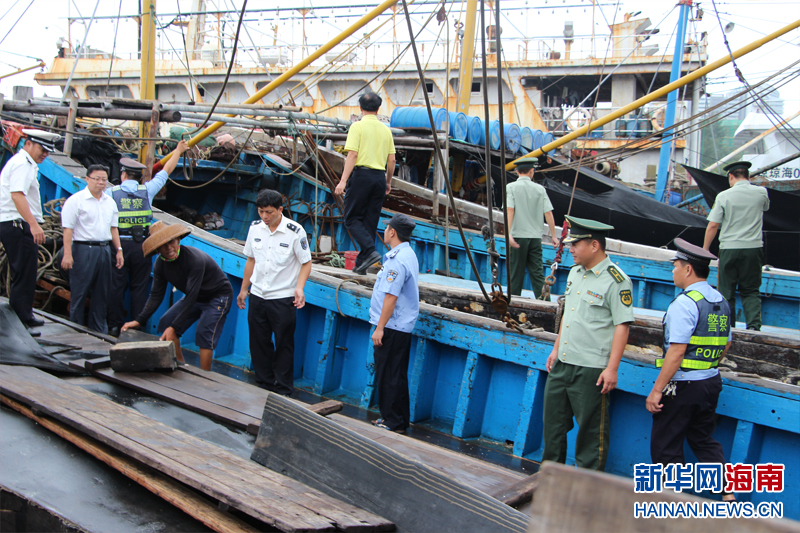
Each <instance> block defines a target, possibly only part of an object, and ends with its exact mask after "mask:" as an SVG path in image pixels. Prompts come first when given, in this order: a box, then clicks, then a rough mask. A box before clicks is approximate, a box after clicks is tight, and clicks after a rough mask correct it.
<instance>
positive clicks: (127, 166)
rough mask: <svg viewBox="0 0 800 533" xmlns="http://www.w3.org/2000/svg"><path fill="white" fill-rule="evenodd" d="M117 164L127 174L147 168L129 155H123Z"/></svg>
mask: <svg viewBox="0 0 800 533" xmlns="http://www.w3.org/2000/svg"><path fill="white" fill-rule="evenodd" d="M119 166H120V167H122V170H123V171H125V172H127V173H128V174H141V173H142V171H143V170H144V169H145V168H147V167H146V166H144V165H143V164H141V163H139V162H138V161H137V160H135V159H131V158H130V157H123V158H122V159H120V160H119Z"/></svg>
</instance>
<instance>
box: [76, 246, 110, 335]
mask: <svg viewBox="0 0 800 533" xmlns="http://www.w3.org/2000/svg"><path fill="white" fill-rule="evenodd" d="M72 258H73V259H74V261H75V263H74V264H73V266H72V270H70V272H69V290H70V293H71V295H70V308H69V319H70V320H71V321H72V322H75V323H76V324H81V325H83V326H87V327H88V328H89V329H93V330H94V331H97V332H99V333H108V325H107V322H106V314H107V312H108V295H109V289H110V288H111V270H112V269H113V268H114V266H112V263H111V247H110V246H109V245H108V244H106V245H86V244H78V243H75V242H73V243H72ZM90 295H91V302H90V303H89V320H88V323H86V321H85V320H84V318H83V314H84V313H83V311H84V309H85V308H86V298H88V297H89V296H90Z"/></svg>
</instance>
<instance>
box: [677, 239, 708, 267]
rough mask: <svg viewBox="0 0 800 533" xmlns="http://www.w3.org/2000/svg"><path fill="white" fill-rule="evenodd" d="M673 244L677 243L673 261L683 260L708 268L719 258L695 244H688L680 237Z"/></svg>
mask: <svg viewBox="0 0 800 533" xmlns="http://www.w3.org/2000/svg"><path fill="white" fill-rule="evenodd" d="M672 242H674V243H675V248H676V249H677V250H676V252H675V257H673V258H672V259H671V260H672V261H678V260H681V261H687V262H689V263H692V264H696V265H704V266H708V264H709V263H710V262H711V260H712V259H716V258H717V256H716V255H714V254H712V253H711V252H709V251H708V250H704V249H703V248H701V247H699V246H697V245H695V244H692V243H689V242H686V241H685V240H683V239H681V238H680V237H678V238H677V239H675V240H674V241H672Z"/></svg>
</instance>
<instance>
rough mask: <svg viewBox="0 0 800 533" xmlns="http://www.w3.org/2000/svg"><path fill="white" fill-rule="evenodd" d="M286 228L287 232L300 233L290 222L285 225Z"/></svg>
mask: <svg viewBox="0 0 800 533" xmlns="http://www.w3.org/2000/svg"><path fill="white" fill-rule="evenodd" d="M286 227H287V228H288V229H289V231H293V232H295V233H300V228H299V227H297V226H296V225H294V224H292V223H291V222H289V223H287V224H286Z"/></svg>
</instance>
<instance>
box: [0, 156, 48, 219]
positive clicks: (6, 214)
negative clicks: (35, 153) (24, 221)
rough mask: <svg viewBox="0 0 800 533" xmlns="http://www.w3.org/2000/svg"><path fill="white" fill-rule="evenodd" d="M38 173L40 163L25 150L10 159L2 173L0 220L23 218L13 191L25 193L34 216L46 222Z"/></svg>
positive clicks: (0, 179) (0, 176)
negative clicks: (15, 201) (12, 194)
mask: <svg viewBox="0 0 800 533" xmlns="http://www.w3.org/2000/svg"><path fill="white" fill-rule="evenodd" d="M38 175H39V165H37V164H36V162H35V161H34V160H33V158H32V157H31V156H30V154H28V152H26V151H25V150H20V151H19V152H17V154H16V155H14V156H13V157H12V158H11V159H9V160H8V163H6V166H4V167H3V171H2V173H0V222H7V221H9V220H16V219H18V218H22V216H21V215H20V214H19V211H17V206H16V205H15V204H14V200H13V199H12V198H11V193H12V192H21V193H23V194H24V195H25V199H26V200H28V206H30V209H31V214H32V215H33V218H35V219H36V220H37V221H38V222H44V218H43V217H42V197H41V196H39V179H38Z"/></svg>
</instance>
